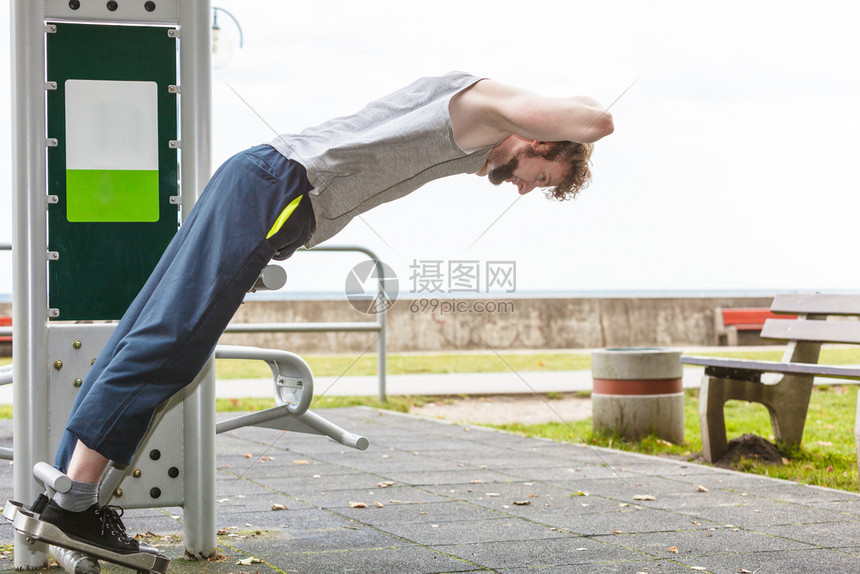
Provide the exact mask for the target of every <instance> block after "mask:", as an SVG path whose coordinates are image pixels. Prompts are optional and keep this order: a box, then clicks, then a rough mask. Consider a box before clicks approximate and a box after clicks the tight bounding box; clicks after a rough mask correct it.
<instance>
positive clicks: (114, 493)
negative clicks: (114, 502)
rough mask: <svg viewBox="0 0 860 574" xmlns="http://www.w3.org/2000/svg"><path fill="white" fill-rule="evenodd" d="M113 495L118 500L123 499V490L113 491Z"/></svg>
mask: <svg viewBox="0 0 860 574" xmlns="http://www.w3.org/2000/svg"><path fill="white" fill-rule="evenodd" d="M113 495H114V496H116V497H117V498H122V489H121V488H117V489H116V490H114V491H113Z"/></svg>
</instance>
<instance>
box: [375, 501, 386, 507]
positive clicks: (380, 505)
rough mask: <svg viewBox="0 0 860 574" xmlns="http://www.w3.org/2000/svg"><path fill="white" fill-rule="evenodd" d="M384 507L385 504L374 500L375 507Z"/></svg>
mask: <svg viewBox="0 0 860 574" xmlns="http://www.w3.org/2000/svg"><path fill="white" fill-rule="evenodd" d="M384 507H385V505H384V504H382V503H381V502H379V501H378V500H377V501H376V508H384Z"/></svg>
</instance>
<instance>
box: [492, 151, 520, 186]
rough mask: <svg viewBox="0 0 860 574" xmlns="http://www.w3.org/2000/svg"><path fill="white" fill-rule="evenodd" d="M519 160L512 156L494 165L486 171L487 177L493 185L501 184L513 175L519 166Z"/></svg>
mask: <svg viewBox="0 0 860 574" xmlns="http://www.w3.org/2000/svg"><path fill="white" fill-rule="evenodd" d="M519 165H520V161H519V159H518V158H516V157H512V158H511V159H509V160H508V161H507V163H504V164H502V165H500V166H499V167H494V168H493V169H491V170H490V171H489V172H488V173H487V179H489V180H490V183H492V184H493V185H501V184H503V183H505V181H506V180H508V179H510V178H512V177H513V176H514V171H516V169H517V167H519Z"/></svg>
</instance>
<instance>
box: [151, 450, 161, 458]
mask: <svg viewBox="0 0 860 574" xmlns="http://www.w3.org/2000/svg"><path fill="white" fill-rule="evenodd" d="M149 458H151V459H152V460H158V459H159V458H161V451H160V450H158V449H157V448H154V449H152V450H151V451H149Z"/></svg>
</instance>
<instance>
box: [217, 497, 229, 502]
mask: <svg viewBox="0 0 860 574" xmlns="http://www.w3.org/2000/svg"><path fill="white" fill-rule="evenodd" d="M229 500H230V499H229V498H219V499H218V500H216V501H215V502H227V501H229Z"/></svg>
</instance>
